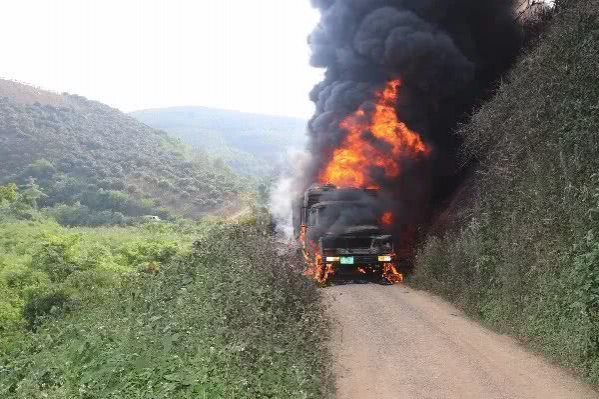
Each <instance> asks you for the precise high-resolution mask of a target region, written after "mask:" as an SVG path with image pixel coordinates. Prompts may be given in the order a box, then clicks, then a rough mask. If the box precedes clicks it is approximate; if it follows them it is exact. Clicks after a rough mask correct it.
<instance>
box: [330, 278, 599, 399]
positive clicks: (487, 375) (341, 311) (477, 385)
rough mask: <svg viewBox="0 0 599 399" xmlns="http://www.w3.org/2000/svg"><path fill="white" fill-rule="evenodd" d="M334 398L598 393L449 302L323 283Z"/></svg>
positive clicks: (565, 398) (477, 398)
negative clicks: (328, 317)
mask: <svg viewBox="0 0 599 399" xmlns="http://www.w3.org/2000/svg"><path fill="white" fill-rule="evenodd" d="M324 295H325V300H326V301H327V303H328V304H329V305H330V307H329V309H328V312H329V313H330V315H331V316H332V318H333V328H334V331H333V339H332V342H331V345H332V351H333V355H334V357H335V369H334V371H335V375H336V385H337V399H370V398H372V399H374V398H376V399H399V398H401V399H421V398H427V399H433V398H434V399H437V398H438V399H453V398H456V399H458V398H459V399H470V398H472V399H519V398H523V399H524V398H526V399H529V398H530V399H533V398H534V399H536V398H539V399H558V398H559V399H578V398H581V399H582V398H585V399H586V398H589V399H590V398H593V399H597V398H599V394H598V393H597V392H595V391H593V390H592V389H591V388H590V387H589V386H587V385H585V384H583V383H581V382H579V381H577V380H576V379H575V378H574V377H572V376H570V375H569V374H568V373H566V372H565V371H563V370H560V369H559V368H557V367H555V366H552V365H551V364H549V363H548V362H547V361H545V360H543V359H542V358H541V357H540V356H537V355H534V354H531V353H529V352H527V351H526V350H524V349H523V348H522V347H521V346H520V345H518V343H517V342H516V341H514V340H513V339H510V338H509V337H506V336H501V335H498V334H496V333H493V332H491V331H489V330H487V329H485V328H483V327H481V326H480V325H479V324H477V323H476V322H473V321H471V320H468V319H466V318H465V317H464V316H463V315H462V313H461V312H460V311H459V310H457V309H456V308H455V307H453V306H452V305H450V304H448V303H446V302H444V301H442V300H441V299H439V298H437V297H434V296H432V295H430V294H428V293H425V292H421V291H415V290H412V289H409V288H407V287H405V286H403V285H396V286H382V285H376V284H355V285H340V286H335V287H329V288H326V289H325V290H324Z"/></svg>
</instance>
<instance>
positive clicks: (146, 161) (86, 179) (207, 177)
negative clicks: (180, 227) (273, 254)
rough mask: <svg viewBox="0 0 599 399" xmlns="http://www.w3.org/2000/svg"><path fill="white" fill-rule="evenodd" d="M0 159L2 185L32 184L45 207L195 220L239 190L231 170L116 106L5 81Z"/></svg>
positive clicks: (0, 100) (0, 96) (0, 87)
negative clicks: (68, 206)
mask: <svg viewBox="0 0 599 399" xmlns="http://www.w3.org/2000/svg"><path fill="white" fill-rule="evenodd" d="M0 161H1V162H0V184H3V183H6V182H11V181H16V182H17V183H20V184H26V183H27V181H28V179H29V177H33V178H35V179H37V184H39V185H40V186H41V188H42V189H43V191H44V194H45V195H46V196H43V197H41V198H40V201H41V205H42V206H54V205H56V204H65V203H66V204H71V205H74V204H75V203H77V202H79V203H81V204H82V205H84V206H86V207H88V208H90V209H92V210H96V211H106V210H110V211H118V212H121V213H124V214H130V215H131V216H139V215H140V214H152V213H154V214H155V212H160V209H161V208H163V211H165V212H167V213H168V212H169V211H170V212H172V213H175V214H179V215H185V216H197V215H200V214H203V213H206V212H212V211H215V210H218V209H221V208H223V206H227V205H228V204H232V203H235V202H236V201H237V198H238V194H239V193H240V192H241V191H242V190H243V188H242V187H241V185H240V184H239V179H238V177H237V176H236V175H234V174H233V173H232V172H231V171H230V170H229V169H228V168H226V167H224V166H218V165H214V164H213V163H212V162H211V161H209V160H208V159H207V158H201V157H192V156H190V154H189V153H187V152H186V149H185V147H183V146H182V145H181V144H180V143H179V142H178V140H176V139H173V138H172V137H169V136H168V134H167V133H165V132H162V131H158V130H155V129H152V128H149V127H148V126H146V125H144V124H142V123H140V122H138V121H136V120H135V119H133V118H131V117H129V116H127V115H125V114H123V113H121V112H119V111H118V110H116V109H113V108H110V107H108V106H106V105H104V104H101V103H98V102H94V101H89V100H86V99H85V98H83V97H80V96H74V95H66V94H63V95H61V94H57V93H51V92H47V91H43V90H40V89H36V88H33V87H31V86H27V85H23V84H20V83H16V82H10V81H3V80H0ZM113 205H114V206H113ZM163 213H164V212H163Z"/></svg>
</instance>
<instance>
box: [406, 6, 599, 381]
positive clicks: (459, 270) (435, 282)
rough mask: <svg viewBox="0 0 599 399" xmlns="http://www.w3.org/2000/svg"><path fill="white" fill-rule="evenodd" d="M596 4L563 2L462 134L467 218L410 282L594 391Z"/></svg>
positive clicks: (598, 309) (430, 246) (598, 107)
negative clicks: (470, 197)
mask: <svg viewBox="0 0 599 399" xmlns="http://www.w3.org/2000/svg"><path fill="white" fill-rule="evenodd" d="M598 71H599V2H598V1H597V0H589V1H582V0H576V1H571V2H569V6H568V8H567V9H566V10H564V11H562V12H561V13H560V14H558V16H557V17H556V19H555V21H554V22H553V26H552V27H551V29H550V31H549V33H548V34H547V35H546V37H544V38H543V39H542V40H541V42H540V43H539V45H538V46H537V47H536V48H534V49H532V50H531V51H530V52H529V53H528V54H526V55H525V56H523V58H522V59H521V61H520V62H519V64H518V65H517V66H516V67H515V69H514V70H513V72H512V73H511V74H510V76H509V77H508V79H507V80H506V82H504V84H502V86H501V88H500V89H499V91H498V93H497V95H496V96H495V98H494V99H493V100H491V101H490V102H489V103H487V104H485V105H484V106H483V107H482V108H481V109H480V110H479V111H478V112H477V113H476V114H475V115H474V117H473V120H472V122H471V123H470V124H469V125H467V126H465V127H464V129H463V131H462V134H463V135H464V137H465V139H466V143H467V145H466V152H467V155H468V156H471V157H474V158H477V159H478V160H480V167H479V168H478V170H477V174H476V178H475V181H476V183H475V191H476V195H475V199H474V205H473V206H472V207H471V209H469V212H470V213H471V214H472V218H471V219H470V220H469V222H467V223H466V225H462V226H460V228H456V229H453V231H452V232H450V233H447V235H445V236H443V237H436V238H431V239H429V240H428V242H427V243H426V245H425V246H424V248H423V249H422V251H421V253H420V255H419V258H418V267H417V272H416V276H415V282H416V283H417V284H418V285H420V286H421V287H424V288H427V289H430V290H433V291H435V292H438V293H441V294H443V295H445V296H446V297H448V298H449V299H451V300H452V301H454V302H457V303H459V304H461V305H462V306H463V307H464V308H465V309H466V311H467V312H468V313H469V314H471V315H472V316H474V317H476V318H479V319H481V320H482V321H484V322H485V323H488V324H490V325H492V326H494V327H495V328H497V329H499V330H502V331H505V332H508V333H510V334H513V335H515V336H518V337H520V338H522V339H524V340H526V341H527V342H528V343H529V345H530V346H531V347H533V348H535V349H537V350H540V351H542V352H544V353H545V354H546V355H548V356H549V357H551V358H553V359H555V360H557V361H559V362H560V363H561V364H562V365H564V366H567V367H572V368H574V369H576V370H578V371H579V372H581V374H583V375H584V376H586V377H587V378H588V380H590V381H592V382H594V383H599V174H598V172H599V131H598V129H599V73H598Z"/></svg>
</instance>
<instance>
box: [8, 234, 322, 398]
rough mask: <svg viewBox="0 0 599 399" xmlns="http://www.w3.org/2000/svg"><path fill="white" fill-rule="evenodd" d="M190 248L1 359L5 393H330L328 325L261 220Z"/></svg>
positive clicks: (47, 319) (55, 321)
mask: <svg viewBox="0 0 599 399" xmlns="http://www.w3.org/2000/svg"><path fill="white" fill-rule="evenodd" d="M198 237H199V238H198V241H197V242H196V243H195V244H194V245H193V249H192V250H191V251H189V252H188V253H185V251H182V252H179V253H178V254H177V255H175V256H174V257H173V258H172V259H169V260H168V261H165V262H163V263H162V264H161V265H160V268H159V269H151V270H146V271H145V272H143V271H142V272H135V273H127V274H125V275H123V276H122V278H121V279H120V283H119V284H117V285H112V286H110V287H109V288H108V289H107V290H106V291H104V293H103V295H99V296H96V297H95V302H94V303H93V304H87V305H85V306H84V307H82V308H80V309H78V311H75V312H65V313H64V314H63V315H61V317H55V315H53V314H52V313H51V312H50V314H49V315H47V316H44V322H40V323H38V324H37V328H36V331H35V332H34V331H28V332H26V333H23V336H22V337H21V339H20V340H19V342H18V343H16V344H15V345H9V346H8V347H9V350H5V352H4V354H3V355H0V397H2V398H7V399H13V398H14V399H16V398H28V399H29V398H56V399H58V398H61V399H62V398H191V397H194V398H196V397H197V398H294V399H295V398H320V397H323V396H325V395H326V393H327V392H329V387H330V385H331V382H330V379H329V372H328V369H327V365H326V362H327V359H326V351H325V350H324V342H325V340H326V339H327V331H328V329H327V327H326V326H327V324H326V321H325V320H324V318H323V315H322V312H321V308H320V304H319V301H318V291H317V289H316V287H315V286H314V285H313V284H312V283H311V282H310V281H308V280H306V279H304V278H303V277H302V276H301V274H300V273H299V268H300V265H301V261H300V260H299V259H296V258H295V257H294V256H289V255H284V256H281V253H280V252H279V251H278V247H277V245H276V244H275V243H274V242H273V240H272V238H271V237H270V236H269V235H268V234H267V233H266V232H265V231H264V230H263V229H262V228H260V227H258V226H257V225H251V224H247V225H242V224H233V225H226V224H224V225H219V224H215V225H211V226H210V227H208V228H207V230H206V231H205V232H204V233H203V234H199V235H198Z"/></svg>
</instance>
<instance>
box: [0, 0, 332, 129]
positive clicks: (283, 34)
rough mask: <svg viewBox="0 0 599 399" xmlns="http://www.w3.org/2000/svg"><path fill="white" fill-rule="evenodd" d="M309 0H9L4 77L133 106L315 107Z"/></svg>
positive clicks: (301, 110)
mask: <svg viewBox="0 0 599 399" xmlns="http://www.w3.org/2000/svg"><path fill="white" fill-rule="evenodd" d="M317 22H318V13H317V12H316V11H315V10H313V9H312V8H311V6H310V1H309V0H52V1H48V0H12V1H10V2H7V4H5V5H4V7H3V21H2V24H0V43H1V46H2V58H1V61H0V77H2V78H5V79H15V80H19V81H22V82H26V83H29V84H33V85H35V86H39V87H41V88H43V89H48V90H53V91H57V92H69V93H72V94H79V95H82V96H85V97H87V98H89V99H92V100H98V101H101V102H104V103H106V104H108V105H111V106H113V107H116V108H119V109H120V110H122V111H125V112H129V111H134V110H139V109H146V108H158V107H168V106H178V105H200V106H208V107H216V108H224V109H233V110H239V111H246V112H256V113H265V114H275V115H289V116H300V117H305V118H307V117H309V116H310V115H311V114H312V112H313V105H312V103H310V101H309V100H308V93H309V91H310V90H311V88H312V87H313V85H314V84H315V83H317V82H318V81H319V80H320V79H321V77H322V71H320V70H317V69H314V68H312V67H310V66H309V61H308V60H309V54H310V52H309V49H308V45H307V36H308V34H309V33H310V32H311V30H312V29H313V27H314V26H315V25H316V23H317Z"/></svg>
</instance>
